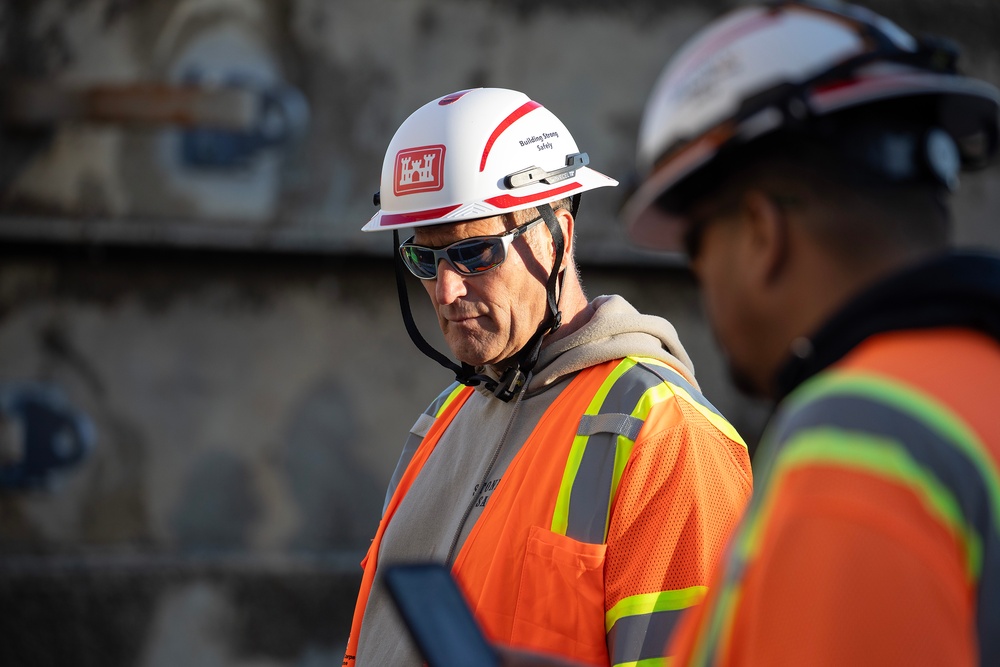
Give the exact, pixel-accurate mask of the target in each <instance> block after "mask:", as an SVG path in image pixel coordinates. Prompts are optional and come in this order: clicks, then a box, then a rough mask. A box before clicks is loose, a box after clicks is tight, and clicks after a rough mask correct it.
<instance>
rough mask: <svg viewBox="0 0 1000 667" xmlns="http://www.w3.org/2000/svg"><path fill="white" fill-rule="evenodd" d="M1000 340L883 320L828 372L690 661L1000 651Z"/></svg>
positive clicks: (689, 636) (691, 623)
mask: <svg viewBox="0 0 1000 667" xmlns="http://www.w3.org/2000/svg"><path fill="white" fill-rule="evenodd" d="M998 377H1000V350H998V347H997V341H996V340H995V339H993V338H991V337H988V336H985V335H983V334H981V333H979V332H976V331H971V330H965V329H960V328H945V327H942V328H939V329H914V330H902V331H893V332H888V333H881V334H878V335H875V336H872V337H870V338H868V339H867V340H865V341H864V342H863V343H861V344H860V345H858V346H857V347H856V348H854V350H852V351H851V352H850V353H849V354H848V355H847V356H845V357H844V358H843V359H842V360H840V361H839V362H838V363H836V364H834V365H833V366H831V367H829V368H828V369H827V370H825V371H823V372H822V373H819V374H817V375H815V376H814V377H812V378H811V379H810V380H808V381H807V382H806V383H804V384H802V385H801V386H800V387H799V388H798V389H797V390H796V391H795V392H793V393H792V394H791V395H790V396H789V397H788V398H787V399H786V401H785V403H784V404H783V405H782V407H781V409H780V411H779V412H778V415H777V416H776V418H775V419H774V423H773V424H772V425H771V426H770V427H769V429H768V433H767V434H766V435H765V438H764V441H763V442H762V444H761V450H760V456H759V457H758V472H759V479H763V480H764V482H763V484H762V485H761V486H760V487H759V488H758V493H757V495H756V496H755V498H754V502H753V503H752V505H751V508H750V509H749V510H748V512H747V515H746V517H745V520H744V523H743V525H742V526H741V527H740V529H739V530H738V531H737V532H736V534H735V536H734V539H733V544H732V548H731V550H730V553H729V554H728V556H727V560H726V562H724V563H723V564H722V567H720V568H719V570H718V573H717V581H715V582H714V584H713V590H712V593H711V594H710V595H709V596H708V598H707V599H706V602H705V604H703V605H701V607H700V608H699V609H698V610H697V612H696V613H692V614H689V615H688V616H687V617H686V618H685V619H684V623H683V624H682V626H681V629H680V630H678V632H677V633H676V634H675V635H674V637H673V644H672V649H673V653H674V656H675V659H676V664H678V665H685V666H699V667H709V666H734V665H813V664H824V665H834V664H836V665H861V664H864V665H887V664H900V665H901V664H906V665H917V664H919V665H940V664H948V665H975V664H981V665H997V664H1000V662H998V658H1000V632H998V630H1000V422H998V420H997V404H996V403H997V400H996V399H997V390H996V382H997V378H998Z"/></svg>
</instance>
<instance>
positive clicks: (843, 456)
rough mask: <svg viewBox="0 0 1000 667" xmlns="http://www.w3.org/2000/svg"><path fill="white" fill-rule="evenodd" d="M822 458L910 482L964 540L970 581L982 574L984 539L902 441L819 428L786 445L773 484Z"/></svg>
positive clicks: (754, 542) (755, 534)
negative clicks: (901, 443)
mask: <svg viewBox="0 0 1000 667" xmlns="http://www.w3.org/2000/svg"><path fill="white" fill-rule="evenodd" d="M823 464H826V465H836V466H840V467H844V468H848V469H855V470H862V471H865V472H867V473H869V474H872V475H875V476H878V477H881V478H883V479H888V480H889V481H891V482H895V483H897V484H901V485H903V486H906V487H907V488H909V489H910V491H912V492H913V494H914V495H916V496H917V497H919V498H921V499H922V500H923V503H924V506H925V507H926V508H927V510H928V511H929V512H930V513H931V514H932V515H934V516H935V517H936V518H937V519H938V521H940V522H941V523H942V524H944V526H946V527H947V529H948V530H949V531H950V532H952V533H953V534H954V535H955V536H956V537H957V538H958V540H959V542H961V543H962V544H964V545H965V552H966V568H967V574H968V577H969V581H970V582H972V583H974V582H975V581H977V580H978V578H979V574H980V571H981V570H982V563H983V543H982V540H981V539H980V537H979V535H978V534H977V533H976V530H975V528H973V527H972V526H971V525H969V523H968V521H966V518H965V516H964V514H963V512H962V509H961V507H960V506H959V503H958V500H957V499H956V498H955V496H954V495H953V494H952V493H951V491H950V490H949V489H948V487H946V486H945V485H944V484H941V482H939V481H938V479H937V478H936V477H935V476H934V474H933V473H932V472H931V471H929V470H928V469H926V468H924V467H923V466H921V465H920V464H919V463H917V462H916V461H914V460H913V458H911V457H910V455H909V452H907V451H906V449H905V448H904V447H903V446H902V445H900V444H899V443H897V442H894V441H892V440H888V439H886V438H879V437H876V436H872V435H868V434H861V433H857V432H850V433H845V432H843V431H840V430H839V429H837V428H835V427H828V428H814V429H811V430H809V431H806V432H803V433H802V435H801V436H800V437H798V438H794V439H792V440H790V441H789V442H788V443H787V444H786V445H785V448H784V450H783V451H782V454H781V459H780V460H779V461H778V465H777V467H776V470H775V475H774V485H775V486H773V487H772V488H779V486H778V485H780V483H781V480H782V479H784V477H785V475H787V474H788V473H789V472H791V471H793V470H795V469H796V468H803V467H805V468H807V467H810V466H812V465H823ZM762 523H763V522H757V524H756V525H755V526H754V528H753V530H751V532H750V534H749V535H748V538H747V542H746V543H745V544H744V545H743V551H744V553H745V554H746V555H747V557H751V556H752V555H753V554H755V553H756V552H757V550H758V549H759V546H760V532H761V525H762Z"/></svg>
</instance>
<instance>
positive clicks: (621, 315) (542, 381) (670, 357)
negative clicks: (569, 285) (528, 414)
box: [528, 295, 698, 394]
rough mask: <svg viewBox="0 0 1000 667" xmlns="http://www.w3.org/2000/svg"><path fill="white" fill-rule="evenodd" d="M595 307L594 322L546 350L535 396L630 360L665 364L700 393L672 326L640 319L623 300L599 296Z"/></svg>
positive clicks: (533, 385)
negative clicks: (591, 370)
mask: <svg viewBox="0 0 1000 667" xmlns="http://www.w3.org/2000/svg"><path fill="white" fill-rule="evenodd" d="M590 305H591V306H592V307H593V308H594V315H593V317H591V319H590V321H589V322H587V323H586V324H585V325H583V326H582V327H580V328H579V329H578V330H576V331H574V332H573V333H572V334H570V335H569V336H567V337H566V338H562V339H559V340H557V341H556V342H554V343H552V344H551V345H547V346H546V347H544V348H543V349H542V351H541V354H540V355H539V357H538V364H537V365H536V366H535V370H534V374H533V376H532V378H531V382H530V383H529V384H528V393H529V394H531V393H534V392H536V391H539V390H541V389H543V388H545V387H547V386H549V385H552V384H554V383H556V382H559V381H560V380H562V379H564V378H567V377H569V376H571V375H573V374H574V373H577V372H578V371H581V370H583V369H585V368H589V367H590V366H595V365H597V364H602V363H604V362H606V361H612V360H614V359H622V358H624V357H626V356H644V357H651V358H654V359H659V360H660V361H663V362H665V363H667V364H669V365H670V366H671V367H672V368H673V369H674V370H676V371H677V372H678V373H680V374H681V375H683V376H684V378H685V379H686V380H688V381H689V382H690V383H691V384H692V385H694V386H695V387H698V383H697V381H696V380H695V377H694V364H692V363H691V358H690V357H689V356H688V353H687V352H686V351H685V350H684V347H683V346H682V345H681V341H680V338H679V337H678V336H677V331H676V330H675V329H674V326H673V325H672V324H670V322H668V321H667V320H665V319H663V318H662V317H656V316H654V315H644V314H642V313H640V312H639V311H637V310H636V309H635V308H634V307H633V306H632V304H630V303H629V302H628V301H626V300H625V299H624V298H623V297H620V296H617V295H611V296H599V297H597V298H595V299H594V300H593V301H591V302H590Z"/></svg>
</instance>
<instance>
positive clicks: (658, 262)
mask: <svg viewBox="0 0 1000 667" xmlns="http://www.w3.org/2000/svg"><path fill="white" fill-rule="evenodd" d="M723 6H726V3H723V2H712V3H693V2H692V3H684V2H673V3H665V2H640V1H639V0H628V1H624V2H617V3H597V2H580V1H576V2H570V1H569V0H566V1H551V2H543V3H537V2H536V3H528V2H490V1H487V0H478V1H470V0H466V1H464V2H460V1H458V0H414V1H412V2H406V3H403V2H390V1H388V0H343V1H340V2H326V1H322V0H274V1H269V2H265V1H264V0H202V1H199V2H190V1H189V2H182V1H175V0H154V1H151V2H143V3H130V2H122V1H120V0H82V1H81V0H36V1H29V0H15V1H12V2H8V3H5V4H3V5H0V32H2V37H0V39H2V40H3V41H2V43H0V58H2V60H0V74H2V75H3V76H4V77H11V76H13V75H18V76H28V75H31V76H35V77H40V78H41V79H43V80H44V81H48V82H53V83H58V84H60V85H66V86H71V85H93V84H96V83H101V82H105V83H107V82H128V81H138V80H147V81H151V80H161V81H162V80H166V81H178V80H180V79H181V78H183V77H184V76H186V75H188V74H190V73H191V72H192V71H195V70H196V71H198V72H199V73H200V75H201V76H203V77H204V79H205V80H220V81H222V80H231V79H232V78H234V77H237V78H240V79H241V80H244V81H252V82H253V83H254V85H257V86H260V87H268V86H274V85H277V84H278V83H281V82H284V83H288V84H291V85H293V86H295V87H296V88H298V89H299V90H300V91H301V92H302V93H303V94H304V96H305V98H306V99H307V100H308V102H309V105H310V110H311V122H310V124H309V128H308V134H307V135H306V136H305V138H304V140H303V141H301V142H300V143H298V144H296V145H294V146H292V147H291V148H289V149H285V150H265V151H261V152H260V153H258V154H256V155H255V156H254V157H253V159H252V160H250V161H249V162H248V163H246V164H244V165H243V166H241V167H240V168H238V169H205V168H193V167H191V166H190V165H186V164H185V163H184V162H183V160H181V159H180V157H179V155H180V146H181V144H182V142H183V134H182V133H181V132H179V131H177V130H163V129H149V128H125V127H120V126H95V125H91V124H82V123H64V124H61V125H59V126H58V127H56V128H53V129H48V130H32V131H27V130H24V129H18V130H15V129H12V128H3V129H2V130H0V153H2V155H0V184H2V185H3V192H2V198H3V199H2V203H0V382H8V383H10V382H25V381H37V382H47V383H52V384H55V385H58V386H59V387H61V388H62V390H63V391H64V392H65V393H66V394H67V396H68V397H69V398H70V400H71V401H72V402H73V403H74V404H76V405H78V406H79V407H81V408H83V409H85V410H86V411H87V412H88V413H89V414H90V415H91V417H92V418H93V420H94V423H95V426H96V430H97V434H98V444H97V447H96V449H95V451H94V454H93V455H92V456H91V457H90V458H89V459H88V460H87V461H86V462H85V463H84V464H83V465H82V466H80V467H79V468H77V469H75V470H73V471H71V472H69V473H67V474H66V475H64V476H62V477H61V478H60V479H59V480H57V483H56V484H55V485H54V486H53V488H51V489H47V490H40V491H35V492H30V493H6V494H0V636H3V637H4V641H3V642H0V664H3V665H7V664H11V665H49V664H60V665H61V664H75V665H87V664H95V665H96V664H100V665H105V666H114V665H142V666H144V667H145V666H159V665H178V664H184V665H199V666H200V665H204V666H206V667H210V666H211V667H215V666H219V667H222V666H225V667H230V666H232V667H236V666H239V667H246V666H251V665H252V666H254V667H256V666H264V665H267V666H271V665H275V666H277V665H297V666H310V667H312V666H317V667H318V666H319V665H333V664H337V662H338V661H339V660H340V649H341V647H342V643H343V641H344V639H345V634H346V627H347V623H348V622H349V618H350V613H351V610H352V606H353V596H354V592H355V590H356V587H357V582H358V570H357V567H356V564H357V561H358V560H359V559H360V554H361V553H362V552H363V550H364V548H365V547H366V545H367V543H368V539H369V538H370V536H371V534H372V532H373V531H374V527H375V522H376V521H377V517H378V511H379V508H380V507H381V502H382V494H383V490H384V487H385V484H386V482H387V480H388V477H389V475H390V474H391V471H392V468H393V466H394V464H395V459H396V455H397V452H398V448H399V447H400V445H401V444H402V441H403V438H404V435H405V432H406V430H407V429H408V428H409V426H410V425H411V423H412V422H413V420H414V419H415V417H416V415H417V414H418V412H419V411H420V410H421V409H422V408H423V407H424V406H425V405H426V403H427V402H428V401H429V400H430V399H431V398H432V397H433V396H434V395H436V393H437V391H438V389H439V388H440V387H441V386H443V385H444V384H445V383H447V382H448V381H449V379H450V378H449V377H448V374H447V373H446V372H445V371H444V370H442V369H440V368H439V367H438V366H437V365H436V364H434V363H433V362H431V361H429V360H427V359H425V358H423V357H422V356H420V355H419V353H417V352H416V350H415V349H414V348H413V346H412V345H411V343H410V342H409V340H408V338H407V337H406V335H405V333H404V332H403V330H402V326H401V322H400V319H399V314H398V309H397V304H396V301H395V288H394V283H393V278H392V269H391V263H390V262H389V261H388V247H389V242H388V239H386V238H383V237H381V236H378V235H363V234H361V233H360V232H359V231H358V230H359V228H360V226H361V225H362V224H363V223H364V221H366V220H367V218H368V217H369V216H370V215H371V212H372V210H373V209H372V206H371V194H372V192H374V190H375V189H377V187H378V185H377V178H378V172H379V169H380V165H381V161H382V156H383V151H384V149H385V146H386V144H387V143H388V140H389V138H390V137H391V135H392V133H393V131H394V130H395V128H396V126H397V125H398V124H399V123H400V122H401V121H402V120H403V119H404V118H405V117H406V116H407V115H408V114H409V113H410V112H411V111H412V110H413V109H415V108H417V107H418V106H420V105H421V104H423V103H424V102H426V101H428V100H429V99H432V98H434V97H436V96H438V95H441V94H444V93H446V92H450V91H453V90H457V89H461V88H466V87H470V86H476V85H491V86H504V87H511V88H516V89H521V90H524V91H525V92H527V93H528V94H529V95H531V96H532V97H534V98H535V99H538V100H539V101H541V102H542V103H544V104H545V105H546V106H547V107H549V108H550V109H552V110H553V111H554V112H555V113H556V114H557V115H558V116H560V117H561V118H562V119H563V120H564V122H565V123H566V124H567V126H568V127H569V128H570V129H571V130H572V131H573V133H574V136H575V137H576V139H577V142H578V143H579V144H580V145H581V147H582V148H583V149H584V150H587V151H588V152H589V153H590V155H591V159H592V161H593V164H594V166H596V167H597V168H598V169H601V170H602V171H605V172H606V173H609V174H611V175H613V176H615V177H617V178H620V179H623V180H624V179H625V178H627V176H628V173H629V170H630V168H631V162H632V155H633V142H634V135H635V131H636V128H637V125H638V119H639V114H640V111H641V106H642V103H643V100H644V97H645V92H646V90H647V88H648V86H649V85H650V84H651V82H652V80H653V79H654V78H655V76H656V74H657V73H658V71H659V69H660V67H661V66H662V63H663V62H664V61H665V59H666V57H667V56H668V55H669V54H670V53H671V52H672V51H673V50H674V49H675V48H676V47H677V46H678V45H679V43H680V41H681V40H682V39H684V38H685V37H686V36H688V35H689V34H691V32H692V31H693V30H695V29H697V27H698V26H700V25H701V24H703V23H704V22H705V21H707V20H708V19H709V18H711V16H713V15H714V13H715V12H716V11H717V10H718V9H720V8H721V7H723ZM869 6H871V7H872V8H874V9H877V10H879V11H883V12H885V13H886V14H888V15H889V16H891V17H893V18H895V19H897V20H898V21H899V22H900V23H901V24H902V25H903V26H904V27H907V28H910V29H912V30H915V31H920V30H935V31H943V32H946V33H950V34H952V35H953V36H955V37H958V38H960V39H961V40H962V41H963V42H964V43H965V44H966V46H967V53H968V56H969V58H968V61H967V69H968V71H970V72H971V73H974V74H977V75H979V76H982V77H985V78H987V79H989V80H990V81H992V82H993V83H994V84H1000V45H998V44H997V43H996V40H995V36H996V35H997V34H1000V9H998V7H997V5H996V4H995V3H986V2H973V1H972V0H965V1H962V2H959V1H957V0H956V1H953V2H941V1H940V0H910V1H909V2H902V1H900V0H879V1H878V2H870V3H869ZM619 196H620V193H614V192H611V191H598V192H595V193H593V196H588V197H587V198H585V202H584V210H583V212H582V216H581V221H580V230H581V231H580V234H581V238H580V249H581V255H582V259H583V262H584V267H583V271H584V280H585V283H586V285H587V288H588V292H589V293H590V294H591V295H595V296H596V295H598V294H603V293H620V294H623V295H625V296H626V297H627V298H629V299H630V300H632V302H633V303H634V304H635V305H637V306H638V307H639V308H640V309H641V310H646V311H649V312H655V313H658V314H662V315H665V316H666V317H668V318H669V319H671V320H672V321H673V322H674V323H675V324H676V326H677V328H678V330H679V331H680V333H681V336H682V338H683V339H684V341H685V343H686V344H687V346H688V347H689V351H690V352H691V354H692V357H693V358H694V360H695V364H696V367H697V370H698V372H699V376H700V378H701V381H702V384H703V387H704V389H705V390H706V393H707V394H708V395H709V397H710V398H711V399H712V400H713V401H714V402H715V403H716V405H718V406H719V407H720V408H721V409H722V411H723V412H724V413H726V414H727V415H728V416H729V417H730V419H731V420H732V421H733V422H734V423H735V424H736V426H737V427H738V428H739V429H740V430H741V431H742V432H744V433H745V434H746V435H747V437H748V439H751V440H754V439H755V438H756V436H757V432H758V430H759V428H760V425H761V424H762V421H763V419H764V417H765V415H766V408H765V407H764V406H762V405H760V404H756V403H753V402H750V401H748V400H746V399H744V398H742V397H741V396H739V395H738V394H737V393H736V392H735V391H734V390H733V388H732V387H731V386H730V385H729V383H728V380H727V379H726V377H725V373H724V369H723V365H722V362H721V361H720V357H719V354H718V351H717V350H716V349H715V347H714V344H713V343H712V340H711V334H710V332H709V330H708V327H707V326H706V324H705V322H704V319H703V317H702V314H701V310H700V307H699V304H698V298H697V293H696V290H695V286H694V285H693V283H692V281H691V279H690V276H689V275H688V274H687V273H686V271H684V270H683V269H682V268H679V267H677V266H676V265H674V264H672V263H671V262H670V261H667V260H663V259H662V258H652V257H647V256H645V255H641V254H639V253H637V252H636V251H633V250H631V249H630V248H629V247H628V246H627V244H626V243H625V241H624V239H623V237H622V234H621V232H620V230H619V228H618V226H617V223H615V222H614V212H615V208H616V206H617V204H618V201H619V200H618V197H619ZM998 209H1000V169H998V168H996V167H994V168H992V169H990V170H988V171H986V172H983V173H980V174H976V175H974V176H972V177H970V178H968V179H965V180H964V181H963V185H962V189H961V192H960V194H959V196H958V198H957V200H956V212H957V218H958V228H957V234H958V237H959V239H960V240H962V241H964V242H970V243H975V244H982V245H987V246H990V247H994V248H1000V229H998V227H997V226H996V224H995V219H996V212H997V210H998ZM413 287H414V290H416V289H417V288H416V286H415V285H414V286H413ZM413 294H414V296H419V293H418V292H416V291H414V292H413ZM415 305H416V307H417V318H418V323H419V324H420V325H421V327H422V329H423V330H424V331H425V332H428V338H429V339H431V340H432V341H435V340H439V339H437V338H436V337H435V336H434V326H435V325H434V322H433V320H432V319H431V317H430V315H429V312H428V310H427V309H426V308H423V307H422V306H423V305H424V304H422V303H419V302H416V304H415Z"/></svg>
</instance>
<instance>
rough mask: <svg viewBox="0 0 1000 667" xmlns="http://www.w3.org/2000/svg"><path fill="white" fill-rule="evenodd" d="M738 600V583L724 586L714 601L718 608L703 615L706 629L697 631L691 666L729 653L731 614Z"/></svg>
mask: <svg viewBox="0 0 1000 667" xmlns="http://www.w3.org/2000/svg"><path fill="white" fill-rule="evenodd" d="M739 600H740V587H739V585H734V586H729V587H727V588H724V589H723V590H722V591H721V592H720V594H719V596H718V600H717V602H716V605H717V607H718V610H717V611H716V610H714V609H709V610H708V613H707V614H706V615H705V617H706V618H707V619H708V631H707V632H699V633H698V635H697V638H696V639H695V645H694V649H693V650H692V652H691V661H690V662H689V663H688V664H689V665H691V666H692V667H706V666H707V665H709V664H710V661H711V663H717V662H718V661H719V659H720V658H721V657H722V656H726V655H728V654H729V640H730V638H731V637H732V632H733V616H734V615H735V614H736V607H737V606H738V604H739Z"/></svg>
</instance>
